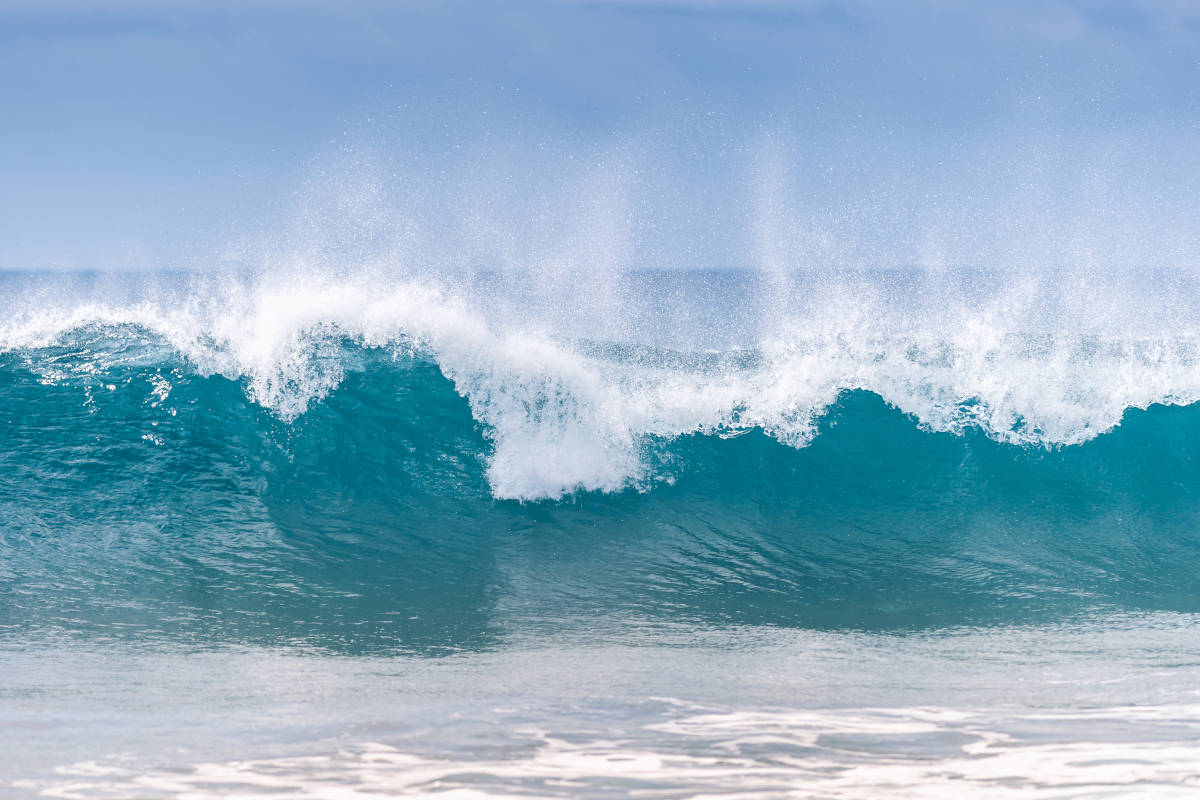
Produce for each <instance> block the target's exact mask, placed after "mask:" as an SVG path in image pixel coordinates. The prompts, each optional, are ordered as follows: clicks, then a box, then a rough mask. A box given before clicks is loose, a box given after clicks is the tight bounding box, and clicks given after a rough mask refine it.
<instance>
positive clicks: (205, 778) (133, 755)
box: [0, 271, 1200, 797]
mask: <svg viewBox="0 0 1200 800" xmlns="http://www.w3.org/2000/svg"><path fill="white" fill-rule="evenodd" d="M4 281H5V283H4V288H5V289H6V291H5V294H4V298H5V299H4V300H2V301H0V303H3V304H4V315H3V317H0V663H3V665H4V668H5V674H6V676H7V677H6V681H5V686H4V689H3V695H2V696H0V716H2V717H3V719H4V722H5V723H6V724H5V726H4V730H5V733H4V734H0V738H3V740H4V743H5V750H6V753H7V755H6V756H5V761H4V762H2V763H0V778H3V779H4V780H5V781H6V782H7V784H8V785H10V786H11V787H13V791H14V792H17V794H18V795H20V794H21V793H34V792H39V791H44V792H46V793H48V794H49V795H50V796H63V797H75V796H80V797H118V796H120V797H125V796H163V795H171V794H173V793H181V792H183V791H185V790H188V791H196V792H199V793H200V795H201V796H207V794H220V793H222V792H224V793H233V794H236V793H237V792H243V793H245V794H249V795H253V794H256V793H258V792H264V793H265V792H268V791H283V790H281V789H280V787H281V786H283V787H284V789H286V791H285V792H284V796H314V797H316V796H328V795H325V794H322V792H323V791H324V790H323V789H322V788H321V787H325V788H326V789H328V787H330V786H338V787H342V789H345V787H349V786H356V785H357V786H360V787H365V788H364V789H363V790H364V791H366V790H367V788H369V789H370V791H374V792H378V793H386V792H388V791H406V792H409V793H418V792H422V791H441V790H443V789H455V788H457V789H461V790H463V791H468V790H470V791H476V792H481V793H483V794H485V795H511V794H532V795H543V794H547V795H563V796H579V795H589V796H591V795H595V796H601V795H606V794H612V793H618V794H620V793H624V792H627V791H632V790H633V789H639V790H644V791H646V792H647V793H649V794H651V795H656V796H670V797H675V796H682V795H687V794H691V793H698V792H705V791H714V792H735V791H743V792H749V793H751V794H753V795H755V796H774V795H781V794H783V793H785V791H786V790H787V788H788V787H789V786H791V787H793V788H794V787H795V786H796V785H797V784H796V782H797V781H801V780H805V781H809V782H810V783H809V785H810V786H811V787H812V791H813V793H814V794H816V795H817V796H831V797H834V796H838V797H840V796H879V793H880V792H883V793H885V794H886V793H887V792H889V791H893V790H894V791H898V792H899V791H901V790H904V791H907V790H908V789H907V788H905V787H908V788H911V787H913V786H923V787H925V788H926V789H928V790H929V791H933V790H935V789H936V790H938V791H943V790H944V791H945V792H947V793H951V794H952V793H953V792H956V791H962V790H963V788H962V787H963V786H969V787H970V789H971V791H973V792H979V793H984V794H981V795H980V796H988V795H986V793H987V792H993V793H996V794H1003V793H1004V792H1006V791H1011V790H1014V789H1017V788H1021V787H1025V788H1026V789H1029V790H1030V791H1034V790H1037V791H1041V792H1044V793H1045V794H1046V795H1047V796H1075V794H1078V795H1086V794H1088V793H1089V792H1091V791H1093V790H1095V791H1099V789H1100V788H1102V787H1104V786H1108V787H1110V788H1112V787H1124V790H1126V791H1127V792H1128V793H1129V794H1132V795H1136V794H1139V793H1158V792H1164V791H1167V790H1168V789H1171V788H1172V787H1174V788H1179V789H1180V790H1181V791H1182V789H1183V787H1185V786H1188V785H1194V784H1195V781H1196V780H1197V779H1198V778H1197V773H1196V772H1195V769H1194V766H1189V765H1190V764H1192V763H1193V762H1192V761H1190V760H1189V759H1188V758H1187V757H1186V755H1185V754H1186V753H1187V752H1189V748H1190V747H1191V746H1193V745H1194V743H1195V740H1196V738H1197V736H1198V734H1197V731H1196V729H1195V724H1194V719H1195V715H1194V708H1195V706H1194V704H1195V702H1196V696H1195V689H1194V686H1195V670H1196V666H1195V665H1196V663H1198V662H1197V660H1196V652H1195V648H1194V645H1193V642H1194V639H1195V637H1194V631H1195V624H1196V623H1195V616H1194V615H1196V614H1198V613H1200V583H1198V582H1200V578H1197V576H1198V575H1200V536H1197V533H1196V532H1197V522H1198V521H1200V494H1198V492H1197V488H1198V487H1200V471H1198V469H1200V468H1198V467H1197V459H1196V455H1197V448H1198V446H1200V445H1198V444H1197V443H1198V442H1200V413H1198V411H1197V408H1196V407H1195V406H1194V402H1195V401H1196V400H1197V399H1200V349H1198V348H1200V334H1198V333H1197V332H1196V331H1195V329H1194V328H1193V327H1192V326H1191V324H1190V319H1191V317H1190V314H1191V311H1192V308H1191V306H1192V305H1194V302H1193V301H1192V300H1191V299H1190V298H1191V297H1200V293H1198V294H1192V293H1190V290H1192V289H1193V288H1194V287H1192V285H1191V283H1190V282H1189V281H1190V279H1189V278H1188V277H1187V276H1185V275H1179V274H1175V275H1158V276H1153V280H1151V279H1150V278H1148V277H1147V276H1146V275H1133V276H1127V277H1124V278H1122V277H1112V276H1109V277H1095V276H1091V278H1090V279H1089V280H1088V281H1086V282H1085V283H1084V284H1082V285H1083V287H1084V288H1085V289H1086V291H1079V290H1078V287H1079V285H1076V289H1072V288H1071V283H1070V281H1069V280H1067V279H1066V278H1064V276H1062V275H1056V276H1053V281H1051V282H1047V281H1045V280H1042V281H1039V280H1037V279H1036V276H1020V275H1005V274H993V273H985V272H976V273H956V274H955V275H954V276H948V275H946V274H943V273H936V272H932V273H931V272H920V271H911V272H900V271H880V272H859V273H844V274H835V275H830V274H824V275H803V274H787V275H781V274H770V273H746V272H738V271H728V272H707V273H666V272H655V273H638V274H632V275H619V276H613V275H609V276H605V275H599V276H596V277H595V279H594V280H591V281H584V282H582V283H570V284H566V285H563V284H555V283H553V282H549V281H545V280H542V281H537V280H532V279H530V278H529V276H523V275H520V274H492V273H478V274H456V275H437V276H435V275H414V274H406V275H380V274H375V275H364V274H305V275H283V274H280V275H273V274H253V275H248V274H229V275H223V276H216V277H214V276H211V275H209V276H205V275H197V274H166V273H160V274H125V275H103V274H68V275H45V274H43V275H21V274H14V275H10V276H7V277H5V278H4ZM64 717H73V718H74V722H73V723H72V724H73V726H74V727H76V728H77V729H76V730H75V731H74V732H73V733H71V734H70V735H69V736H65V737H63V738H61V739H57V738H56V737H58V736H59V733H52V731H60V728H59V727H57V726H54V727H51V728H47V727H46V726H47V725H48V724H49V723H48V722H47V720H49V719H54V718H64ZM614 765H623V766H614ZM954 775H957V776H959V777H958V778H953V776H954ZM281 776H282V777H281ZM172 781H174V782H175V783H172ZM955 781H959V783H956V782H955ZM963 781H965V782H966V783H962V782H963ZM193 783H194V784H195V785H193ZM197 787H198V788H197ZM205 787H207V788H205ZM214 787H216V788H214ZM221 787H224V788H221ZM230 787H233V788H230ZM956 787H957V788H956ZM1064 787H1074V788H1064ZM1081 787H1082V788H1081ZM1089 787H1091V788H1089ZM345 790H346V791H349V789H345ZM339 791H340V789H339ZM72 792H73V793H72ZM287 792H291V794H288V793H287ZM1056 792H1066V794H1061V793H1058V794H1056ZM1071 792H1074V793H1075V794H1071ZM206 793H207V794H206ZM1156 796H1162V795H1161V794H1156Z"/></svg>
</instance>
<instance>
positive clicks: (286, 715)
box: [0, 614, 1200, 798]
mask: <svg viewBox="0 0 1200 800" xmlns="http://www.w3.org/2000/svg"><path fill="white" fill-rule="evenodd" d="M1198 632H1200V618H1196V617H1194V616H1190V615H1177V614H1155V615H1144V616H1129V617H1120V618H1108V619H1099V620H1079V621H1075V622H1073V623H1071V624H1062V625H1047V626H1034V627H1008V628H991V629H953V630H943V631H931V632H926V633H910V634H866V633H846V632H842V633H816V632H808V631H796V630H783V629H772V628H740V629H730V630H693V629H685V628H671V627H664V628H660V629H655V630H650V629H643V630H638V629H622V628H620V626H614V628H613V629H612V630H609V631H591V632H590V633H588V634H587V635H581V634H579V633H577V634H576V635H574V636H560V637H556V638H554V639H546V638H533V639H529V638H526V639H522V638H519V637H514V638H513V639H512V640H511V641H508V642H506V643H505V644H504V645H503V646H500V647H497V648H496V649H494V650H484V651H476V652H464V653H460V654H457V655H450V656H443V657H436V658H428V657H420V656H390V657H363V656H359V657H345V656H337V655H329V654H321V653H317V652H301V651H296V650H272V649H262V648H217V649H197V650H185V649H180V648H161V647H153V648H136V647H130V646H120V647H115V648H114V647H112V646H111V645H110V646H108V647H100V648H98V647H96V646H94V644H90V643H88V642H86V641H60V642H57V643H53V644H51V643H48V642H41V643H31V642H27V641H20V640H9V641H6V642H5V644H4V647H3V649H2V650H0V664H2V665H3V668H4V674H5V681H4V684H3V689H2V691H0V730H3V731H4V733H3V735H2V736H0V738H2V739H3V744H4V756H3V760H2V761H0V772H2V773H3V775H4V778H5V781H6V783H8V785H9V786H10V787H11V791H12V792H13V793H15V794H14V796H23V795H26V794H27V795H30V796H32V795H34V794H39V795H41V796H47V797H61V798H99V797H104V798H115V797H128V798H143V797H144V798H150V797H166V796H169V797H177V796H178V797H215V796H241V797H257V796H264V797H268V796H269V797H311V798H318V797H386V796H397V795H415V794H435V795H437V796H449V797H522V796H526V797H527V796H549V797H580V796H587V797H607V796H630V795H633V796H639V797H663V798H673V797H684V796H698V795H703V796H724V797H739V796H740V797H748V796H753V797H796V796H802V797H839V798H841V797H846V798H851V797H862V798H869V797H895V796H920V797H967V796H969V797H1008V796H1012V795H1013V794H1019V795H1020V796H1028V797H1055V798H1061V797H1170V796H1176V795H1178V796H1192V794H1193V793H1194V792H1196V791H1198V790H1200V766H1198V762H1197V759H1196V756H1195V754H1196V751H1197V747H1200V637H1197V633H1198ZM618 639H620V640H621V641H620V642H618Z"/></svg>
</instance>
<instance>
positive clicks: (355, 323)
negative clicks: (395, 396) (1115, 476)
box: [0, 273, 1200, 499]
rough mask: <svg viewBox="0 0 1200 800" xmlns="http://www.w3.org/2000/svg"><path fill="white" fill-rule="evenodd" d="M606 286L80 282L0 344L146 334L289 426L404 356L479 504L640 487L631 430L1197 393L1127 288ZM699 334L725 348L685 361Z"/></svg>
mask: <svg viewBox="0 0 1200 800" xmlns="http://www.w3.org/2000/svg"><path fill="white" fill-rule="evenodd" d="M685 277H686V276H685ZM734 277H735V278H737V276H734ZM725 279H729V280H732V278H729V276H726V278H725ZM606 280H608V281H609V282H607V283H606V285H605V287H603V290H602V291H601V290H597V291H591V290H590V289H589V287H588V285H587V284H586V282H585V283H584V284H582V285H580V286H579V287H578V291H577V292H574V293H563V292H562V290H561V289H562V287H561V286H558V285H555V286H552V287H550V288H549V289H546V290H542V289H541V288H540V287H538V286H537V285H536V283H534V284H533V285H530V284H528V283H519V282H516V281H514V279H513V276H505V278H504V280H499V279H497V280H495V281H492V282H483V283H481V282H479V281H476V282H474V283H472V282H470V281H466V280H464V279H463V278H462V277H461V276H460V277H458V278H455V279H452V278H430V277H423V278H415V277H405V278H381V277H379V276H374V277H367V276H362V275H357V276H345V275H322V274H304V273H300V274H296V275H294V276H292V277H280V276H275V275H272V276H270V277H267V276H259V277H254V278H247V277H245V276H242V277H226V278H223V279H220V278H211V277H210V278H204V279H200V278H196V279H194V280H193V281H192V282H191V283H190V284H188V285H187V288H186V290H185V289H183V288H181V287H179V286H176V287H175V288H174V289H170V288H163V287H162V286H157V288H147V287H146V286H143V287H142V288H140V289H138V290H137V291H129V290H128V287H126V291H123V292H122V293H121V297H120V299H118V300H114V299H112V298H111V295H113V294H114V293H113V292H111V291H109V292H107V295H108V296H109V297H107V299H106V292H105V291H101V290H97V289H96V288H95V287H88V288H87V289H86V290H85V291H84V290H79V289H78V288H76V289H74V290H70V291H67V290H64V291H62V292H60V293H57V294H55V293H47V292H46V291H44V290H43V291H41V292H39V293H36V294H34V293H31V292H26V293H25V295H24V296H23V299H22V297H21V296H18V297H17V298H16V299H15V300H13V301H12V306H11V310H10V313H9V314H8V316H7V318H6V320H5V321H4V322H3V323H0V347H2V348H3V349H5V350H13V349H24V350H29V349H31V348H33V349H36V348H44V347H47V346H50V345H54V344H55V343H62V342H64V341H67V340H68V339H69V338H70V336H71V335H72V332H73V331H79V330H80V329H83V328H86V327H87V326H91V325H97V324H99V325H104V326H109V327H110V328H111V327H112V326H125V329H126V330H129V329H131V328H130V326H133V327H134V328H139V329H145V330H147V331H149V332H150V333H152V334H154V335H155V336H158V337H161V338H162V339H164V340H165V341H166V342H168V343H169V344H170V346H171V347H173V348H174V349H175V350H176V351H178V353H180V354H181V355H182V356H183V357H184V358H186V359H187V360H188V362H190V363H191V364H192V365H193V367H194V368H195V369H196V370H197V371H199V372H201V373H203V374H220V375H224V376H226V377H228V378H231V379H240V380H245V382H246V386H247V392H248V394H249V396H250V398H251V399H252V400H253V401H254V402H256V403H259V404H261V405H263V406H264V407H266V408H269V409H271V410H272V411H274V412H275V413H277V414H278V415H279V416H280V417H281V418H283V419H285V420H293V419H295V418H297V417H298V416H300V415H301V414H303V413H304V412H305V411H306V410H307V409H308V408H309V407H310V406H311V405H312V404H313V403H314V402H320V401H321V400H322V399H323V398H325V397H326V396H327V395H328V394H329V393H330V392H332V391H334V390H335V389H336V388H337V386H338V385H339V384H340V383H341V381H342V380H343V379H344V377H345V372H346V370H347V369H352V368H354V367H353V363H352V361H353V359H352V358H349V357H348V356H347V353H346V351H345V344H346V342H350V343H351V344H352V345H353V346H356V347H373V348H384V349H390V350H392V351H394V352H396V353H397V354H409V353H412V352H414V351H415V352H419V353H421V354H423V355H424V356H427V357H430V358H432V359H433V360H435V361H436V363H437V364H438V366H439V367H440V369H441V370H442V372H443V373H444V374H445V375H446V377H447V378H449V379H450V380H451V381H452V382H453V383H454V386H455V387H456V389H457V390H458V392H459V393H461V394H462V395H463V396H464V397H466V398H467V400H468V401H469V403H470V407H471V411H472V414H473V415H474V417H475V419H476V420H477V421H478V422H479V423H481V424H482V425H483V426H484V427H485V430H486V431H487V433H488V435H489V436H490V438H491V441H492V444H493V449H492V452H491V454H490V461H489V472H488V477H489V480H490V482H491V486H492V489H493V492H494V493H495V495H496V496H497V497H502V498H520V499H539V498H554V497H560V496H562V495H564V494H567V493H570V492H572V491H576V490H603V491H613V490H618V489H621V488H624V487H629V486H640V485H646V484H647V483H648V482H652V481H653V480H654V479H655V477H656V476H655V474H654V472H653V467H652V466H651V465H650V461H651V460H650V459H648V458H647V457H646V452H645V449H646V446H647V441H648V437H664V438H671V437H677V436H680V435H684V434H689V433H695V432H699V433H725V432H731V431H732V432H736V431H738V430H744V429H748V428H761V429H762V430H764V431H766V432H767V433H768V434H770V435H771V436H773V437H775V438H777V439H778V440H780V441H781V442H784V443H786V444H789V445H792V446H797V447H800V446H804V445H805V444H807V443H808V442H810V441H811V440H812V438H813V436H814V435H815V433H816V431H817V426H818V423H819V420H820V418H821V415H822V414H823V413H824V412H825V411H826V409H827V408H828V407H829V406H830V405H831V404H832V403H834V402H835V401H836V400H837V398H838V396H839V394H840V393H841V392H843V391H846V390H855V389H862V390H868V391H871V392H875V393H877V394H878V395H880V396H881V397H882V398H883V399H884V400H886V401H887V402H888V403H890V404H891V405H893V406H895V407H896V408H898V409H900V410H902V411H904V412H906V413H908V414H911V415H912V416H913V417H914V418H915V419H916V420H917V421H918V422H919V423H920V424H922V425H924V426H926V427H927V428H929V429H931V430H935V431H950V432H961V431H963V430H964V429H966V428H967V427H969V426H977V427H978V428H980V429H982V430H983V431H984V432H985V433H986V434H987V435H989V436H991V437H993V438H995V439H998V440H1001V441H1005V442H1010V443H1013V444H1018V445H1033V446H1055V445H1071V444H1078V443H1081V442H1085V441H1087V440H1089V439H1091V438H1093V437H1095V436H1097V435H1099V434H1101V433H1103V432H1105V431H1108V430H1111V429H1112V428H1113V427H1114V426H1116V425H1118V424H1120V422H1121V419H1122V417H1123V415H1124V413H1125V412H1126V411H1127V410H1128V409H1130V408H1144V407H1146V406H1148V405H1150V404H1153V403H1175V404H1183V403H1191V402H1194V401H1196V400H1197V399H1200V357H1198V355H1197V354H1198V353H1200V336H1197V335H1196V333H1194V332H1193V330H1192V329H1191V328H1190V326H1188V325H1187V324H1186V320H1187V318H1188V315H1187V311H1188V309H1187V307H1186V304H1183V305H1180V302H1179V301H1178V300H1177V299H1176V300H1175V301H1173V302H1175V305H1174V306H1172V305H1170V304H1165V303H1163V302H1155V301H1154V298H1153V297H1150V298H1149V299H1147V297H1146V296H1145V292H1143V293H1142V296H1141V297H1140V298H1139V297H1137V296H1133V295H1127V297H1128V301H1127V302H1124V301H1123V299H1122V295H1121V293H1122V291H1127V290H1128V289H1129V288H1130V286H1133V285H1136V284H1135V283H1129V282H1126V283H1122V282H1120V281H1111V280H1110V281H1108V283H1107V284H1106V285H1103V286H1101V287H1099V288H1096V287H1092V293H1091V294H1090V295H1089V294H1087V293H1080V292H1075V293H1073V294H1072V293H1068V292H1064V291H1063V289H1062V287H1061V286H1056V287H1054V288H1053V291H1050V288H1051V287H1048V286H1047V284H1046V283H1045V282H1044V281H1038V280H1036V279H1033V278H1026V279H1024V280H1021V279H1017V278H1012V277H1009V278H1006V279H1005V282H1004V283H1003V284H1001V285H1000V288H996V287H992V288H990V289H988V290H986V291H979V290H978V288H977V287H967V288H964V287H962V286H961V285H960V286H958V287H957V288H956V287H954V286H949V287H947V286H943V285H940V284H939V283H938V276H937V275H920V276H917V278H916V279H914V278H913V276H911V275H908V276H905V275H900V274H899V273H892V274H888V273H876V274H874V275H862V274H860V275H857V276H841V277H840V278H837V279H830V278H828V277H827V278H825V279H823V280H821V281H814V280H811V278H809V279H806V278H804V277H802V276H801V277H788V276H784V277H780V276H778V275H776V276H769V278H767V279H764V278H762V277H761V276H750V277H745V276H742V277H741V278H738V280H741V281H742V282H741V283H740V284H739V285H738V287H736V290H735V289H731V288H730V287H729V286H724V285H723V286H719V287H716V288H711V287H710V292H709V295H708V296H705V295H704V292H703V291H699V292H697V291H690V292H689V291H682V290H681V291H675V292H673V293H672V292H669V293H666V294H665V295H664V296H663V297H662V298H658V299H651V300H647V299H646V298H644V297H639V296H638V291H637V286H636V285H634V284H632V283H627V284H626V285H624V286H623V288H622V287H618V288H614V287H613V285H612V284H611V281H610V279H606ZM678 280H684V278H681V277H680V276H679V275H675V276H670V275H660V276H651V277H648V278H646V279H645V282H646V284H647V285H650V284H656V285H660V286H661V285H662V284H670V283H671V282H672V281H678ZM712 280H720V278H712ZM806 281H807V282H806ZM514 284H515V285H516V286H517V289H513V286H514ZM631 287H632V288H631ZM684 288H685V289H686V286H685V287H684ZM1076 288H1078V287H1076ZM972 292H974V294H972ZM18 295H19V293H18ZM738 295H740V300H741V301H744V302H743V305H742V306H741V307H740V308H735V307H734V305H736V303H732V304H731V302H732V301H731V299H730V298H731V297H735V296H738ZM1064 298H1068V299H1064ZM735 299H736V298H735ZM1160 300H1161V298H1160ZM637 303H640V306H637V307H636V308H635V306H636V304H637ZM639 309H640V310H639ZM701 312H704V313H701ZM614 317H616V318H618V320H619V322H620V324H613V322H612V318H614ZM601 320H607V322H606V323H605V324H601V322H600V321H601ZM680 320H683V322H680ZM714 320H716V322H714ZM715 328H719V329H720V330H721V331H722V336H723V337H724V341H725V342H726V346H725V349H724V352H716V353H714V352H706V350H709V349H711V348H706V347H704V346H703V343H704V342H705V341H706V339H708V338H712V335H713V331H714V329H715ZM597 332H599V333H597ZM593 333H595V334H596V335H592V336H589V334H593ZM615 337H619V338H615ZM660 341H672V342H677V343H679V347H677V348H673V349H669V350H668V349H664V348H662V347H656V346H654V345H655V344H656V343H657V342H660ZM689 341H692V342H696V343H697V344H696V346H694V347H692V348H690V352H688V350H689V348H688V346H687V343H688V342H689ZM728 342H732V343H733V344H732V345H729V344H727V343H728Z"/></svg>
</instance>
